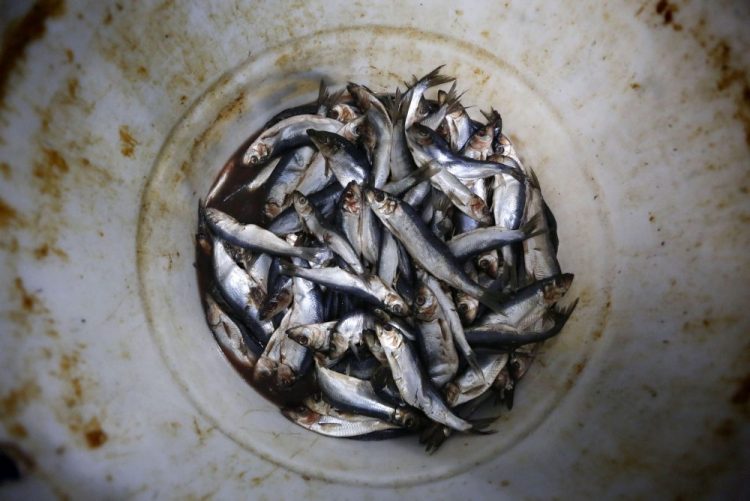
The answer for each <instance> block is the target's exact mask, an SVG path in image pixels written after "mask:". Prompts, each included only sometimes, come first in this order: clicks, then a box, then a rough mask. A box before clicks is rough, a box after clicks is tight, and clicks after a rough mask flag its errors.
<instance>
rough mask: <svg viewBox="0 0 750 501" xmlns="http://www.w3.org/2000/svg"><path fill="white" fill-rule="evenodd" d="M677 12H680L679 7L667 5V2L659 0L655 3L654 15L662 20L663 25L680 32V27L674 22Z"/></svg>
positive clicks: (671, 4)
mask: <svg viewBox="0 0 750 501" xmlns="http://www.w3.org/2000/svg"><path fill="white" fill-rule="evenodd" d="M678 10H680V8H679V6H677V5H675V4H673V3H669V1H668V0H659V1H658V2H657V3H656V14H657V15H659V16H661V17H662V18H663V19H664V24H665V25H671V26H672V28H673V29H674V30H675V31H682V25H681V24H679V23H677V22H675V20H674V16H675V13H676V12H677V11H678Z"/></svg>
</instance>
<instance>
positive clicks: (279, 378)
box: [276, 364, 297, 388]
mask: <svg viewBox="0 0 750 501" xmlns="http://www.w3.org/2000/svg"><path fill="white" fill-rule="evenodd" d="M296 380H297V375H296V374H295V373H294V370H292V368H291V367H289V366H288V365H286V364H279V366H278V367H277V369H276V385H277V387H278V388H289V387H290V386H292V385H293V384H294V382H295V381H296Z"/></svg>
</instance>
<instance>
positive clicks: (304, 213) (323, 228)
mask: <svg viewBox="0 0 750 501" xmlns="http://www.w3.org/2000/svg"><path fill="white" fill-rule="evenodd" d="M292 201H293V204H294V209H295V210H296V211H297V214H299V215H300V218H302V221H303V224H304V226H305V227H306V228H307V230H308V231H309V232H310V233H312V234H313V235H314V236H315V238H317V239H318V240H319V241H320V242H321V243H323V244H324V245H326V246H328V247H329V248H330V249H331V250H332V251H333V252H334V253H335V254H337V255H339V256H341V258H342V259H343V260H344V262H346V264H347V265H348V266H349V267H350V268H351V269H352V270H354V272H355V273H359V274H362V273H364V272H365V269H364V267H363V266H362V263H361V262H360V261H359V258H358V257H357V253H356V252H355V251H354V249H353V248H352V246H351V244H350V243H349V241H348V240H347V239H346V237H345V236H343V235H341V234H339V233H338V232H337V231H336V230H334V229H333V228H331V227H330V226H328V225H327V224H326V223H325V222H324V219H323V218H322V217H321V216H320V214H319V213H318V211H317V210H316V209H315V207H314V206H313V205H312V204H311V203H309V202H308V200H307V198H305V196H304V195H303V194H302V193H300V192H298V191H295V192H294V193H293V194H292Z"/></svg>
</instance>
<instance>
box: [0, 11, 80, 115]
mask: <svg viewBox="0 0 750 501" xmlns="http://www.w3.org/2000/svg"><path fill="white" fill-rule="evenodd" d="M64 13H65V2H63V1H62V0H37V2H36V3H35V4H34V5H33V6H32V7H31V8H30V9H29V11H28V12H27V13H26V15H24V16H23V17H22V18H21V19H19V20H18V21H15V22H13V23H11V25H10V26H9V27H8V29H7V30H6V31H5V35H4V36H3V42H2V49H0V106H1V105H3V104H4V101H5V95H6V94H7V92H8V82H9V81H10V76H11V75H12V74H13V72H14V70H15V69H16V67H17V66H18V64H19V63H20V62H21V61H23V59H24V57H25V54H26V48H27V47H28V46H29V45H31V44H32V43H33V42H34V41H35V40H39V39H41V38H42V37H43V36H44V34H45V33H46V31H47V27H46V24H47V20H48V19H51V18H54V17H58V16H61V15H62V14H64Z"/></svg>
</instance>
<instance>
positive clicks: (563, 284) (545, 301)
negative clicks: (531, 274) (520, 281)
mask: <svg viewBox="0 0 750 501" xmlns="http://www.w3.org/2000/svg"><path fill="white" fill-rule="evenodd" d="M572 283H573V275H572V274H571V273H564V274H562V275H555V276H554V277H549V278H545V279H543V280H540V281H538V282H535V283H533V284H532V285H529V286H527V287H524V288H523V289H521V290H519V291H518V292H516V293H515V294H513V296H511V297H510V298H509V299H507V300H506V301H505V302H504V303H503V304H502V306H501V308H500V309H499V310H498V311H493V312H488V313H487V314H486V315H483V316H482V317H481V318H479V319H478V320H477V325H492V324H505V325H510V326H513V327H516V328H517V329H521V330H523V329H525V328H526V327H527V326H530V325H533V324H534V323H536V322H537V321H538V320H539V319H540V318H541V317H543V316H544V315H545V313H547V311H548V309H549V308H550V307H551V306H552V305H554V304H555V303H557V302H558V301H559V300H560V299H562V297H563V296H564V295H565V293H566V292H567V291H568V289H569V288H570V286H571V284H572Z"/></svg>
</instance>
